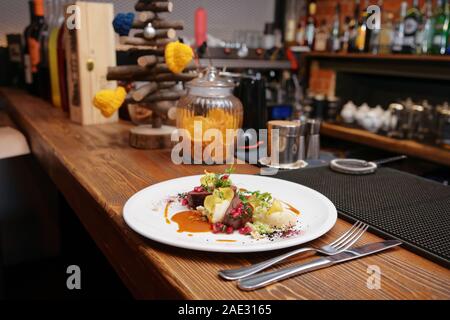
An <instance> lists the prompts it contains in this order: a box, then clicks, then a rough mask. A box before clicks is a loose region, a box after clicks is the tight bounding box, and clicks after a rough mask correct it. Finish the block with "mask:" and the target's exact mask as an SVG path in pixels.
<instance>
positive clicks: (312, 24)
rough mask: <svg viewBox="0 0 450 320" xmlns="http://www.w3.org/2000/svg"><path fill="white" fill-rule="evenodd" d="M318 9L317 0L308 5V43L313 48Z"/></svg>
mask: <svg viewBox="0 0 450 320" xmlns="http://www.w3.org/2000/svg"><path fill="white" fill-rule="evenodd" d="M316 9H317V5H316V2H315V1H311V2H310V3H309V6H308V23H307V25H306V43H307V45H308V47H310V48H311V50H313V48H314V41H315V35H316V17H315V15H316Z"/></svg>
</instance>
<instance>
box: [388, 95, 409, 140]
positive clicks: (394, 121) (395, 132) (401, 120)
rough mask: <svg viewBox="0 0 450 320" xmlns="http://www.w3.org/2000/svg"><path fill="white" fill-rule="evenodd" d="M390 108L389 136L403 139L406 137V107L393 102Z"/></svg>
mask: <svg viewBox="0 0 450 320" xmlns="http://www.w3.org/2000/svg"><path fill="white" fill-rule="evenodd" d="M388 110H389V112H390V113H391V120H390V125H389V128H388V136H389V137H391V138H397V139H403V138H404V137H405V132H404V126H405V116H406V110H405V107H404V106H403V105H402V104H400V103H391V104H390V105H389V109H388Z"/></svg>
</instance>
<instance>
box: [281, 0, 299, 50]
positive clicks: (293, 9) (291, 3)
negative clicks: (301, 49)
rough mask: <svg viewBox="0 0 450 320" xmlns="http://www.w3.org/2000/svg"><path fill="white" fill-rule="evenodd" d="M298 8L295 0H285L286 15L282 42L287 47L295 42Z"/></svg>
mask: <svg viewBox="0 0 450 320" xmlns="http://www.w3.org/2000/svg"><path fill="white" fill-rule="evenodd" d="M297 13H298V10H297V1H296V0H287V4H286V17H285V21H286V23H285V32H284V43H285V45H286V46H287V47H291V46H293V45H295V44H296V41H295V34H296V31H297V21H298V15H297Z"/></svg>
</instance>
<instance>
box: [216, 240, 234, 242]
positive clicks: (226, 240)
mask: <svg viewBox="0 0 450 320" xmlns="http://www.w3.org/2000/svg"><path fill="white" fill-rule="evenodd" d="M216 242H236V240H222V239H220V240H216Z"/></svg>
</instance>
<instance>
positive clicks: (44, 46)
mask: <svg viewBox="0 0 450 320" xmlns="http://www.w3.org/2000/svg"><path fill="white" fill-rule="evenodd" d="M44 3H45V4H44V27H43V28H42V31H41V35H40V39H39V42H40V49H41V61H40V64H39V67H38V68H39V73H40V77H41V81H39V96H40V97H41V98H43V99H45V100H48V101H50V97H51V86H50V70H49V60H48V44H49V35H50V34H49V27H48V22H49V21H50V20H52V19H53V16H54V15H53V10H52V5H51V0H46V1H45V2H44Z"/></svg>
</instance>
